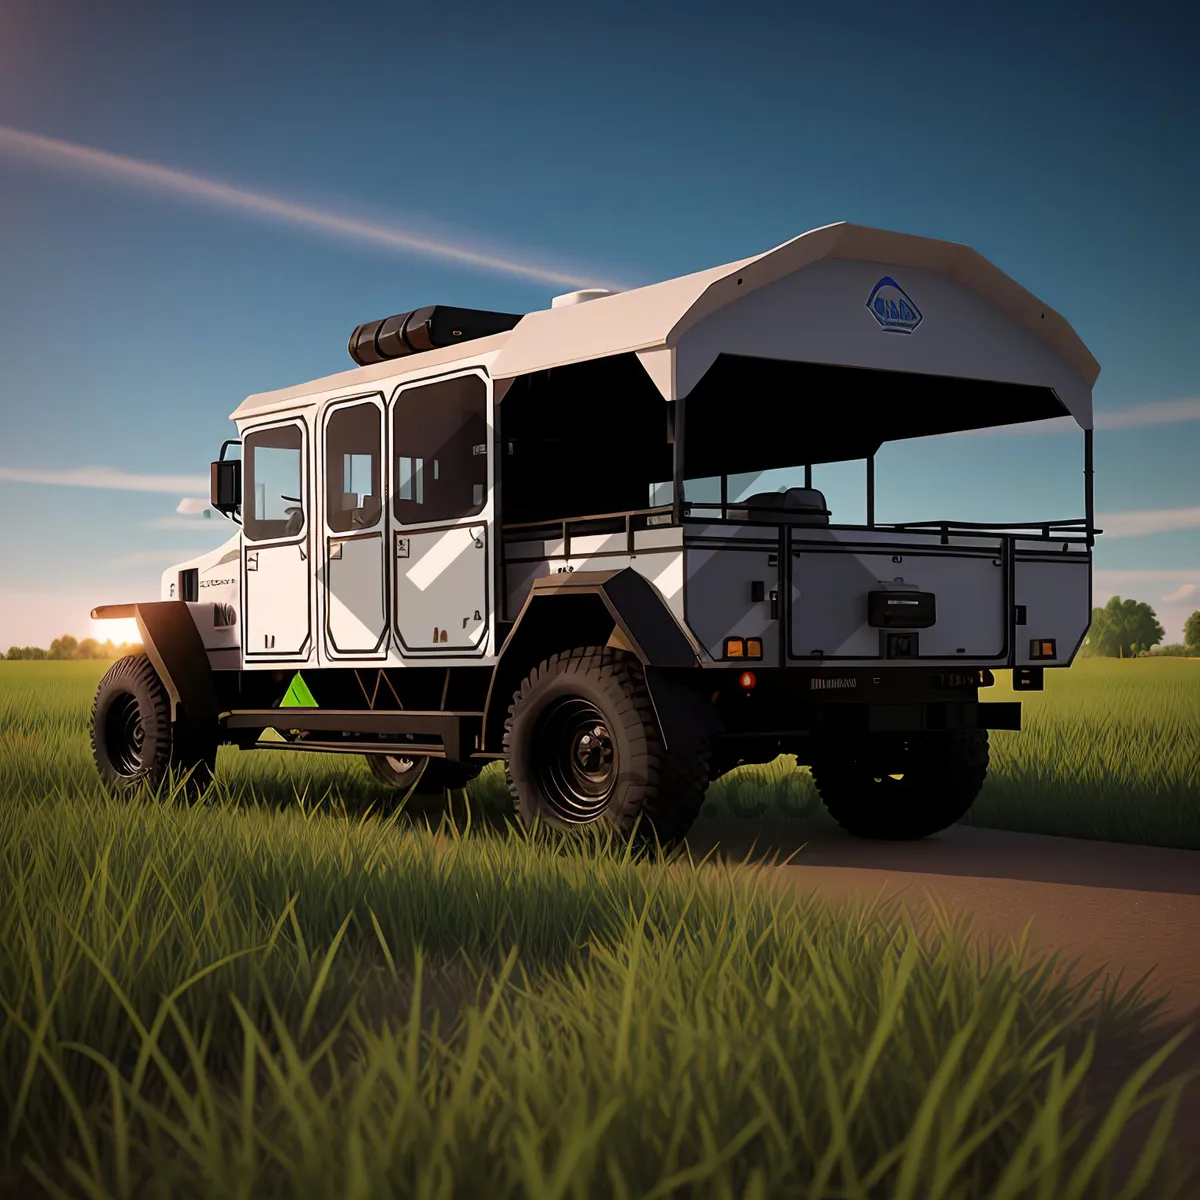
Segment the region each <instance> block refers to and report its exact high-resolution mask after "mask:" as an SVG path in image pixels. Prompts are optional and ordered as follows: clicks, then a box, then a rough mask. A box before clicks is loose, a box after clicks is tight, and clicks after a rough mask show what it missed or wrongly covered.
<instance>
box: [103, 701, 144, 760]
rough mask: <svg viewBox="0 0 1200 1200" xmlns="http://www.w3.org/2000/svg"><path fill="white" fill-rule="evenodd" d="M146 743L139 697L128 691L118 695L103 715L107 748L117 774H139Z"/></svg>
mask: <svg viewBox="0 0 1200 1200" xmlns="http://www.w3.org/2000/svg"><path fill="white" fill-rule="evenodd" d="M145 743H146V727H145V725H143V724H142V712H141V709H140V708H139V707H138V702H137V697H136V696H133V695H130V694H129V693H126V694H125V695H123V696H118V697H116V699H114V700H113V702H112V704H111V705H110V707H109V710H108V713H107V714H106V716H105V718H104V749H105V751H106V752H107V754H108V761H109V762H110V763H112V765H113V768H114V769H115V770H116V771H117V772H118V774H121V775H136V774H137V773H138V771H140V770H141V769H142V751H143V749H144V747H145Z"/></svg>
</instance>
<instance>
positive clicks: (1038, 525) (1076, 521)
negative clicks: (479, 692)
mask: <svg viewBox="0 0 1200 1200" xmlns="http://www.w3.org/2000/svg"><path fill="white" fill-rule="evenodd" d="M697 510H700V512H697ZM730 510H740V511H742V512H745V511H746V505H745V503H744V502H742V503H740V504H739V503H736V502H734V503H731V502H728V501H726V502H725V503H721V502H720V501H702V500H692V501H688V503H687V504H685V505H684V509H683V515H684V519H685V520H686V519H691V520H696V519H703V520H708V521H730V523H731V524H739V525H741V524H745V521H744V520H737V521H734V520H733V519H732V518H730V516H729V512H730ZM672 511H673V510H672V508H671V506H670V505H669V504H667V505H659V506H657V507H655V508H639V509H632V510H630V511H628V512H615V513H595V514H589V515H587V516H580V517H555V518H552V519H550V520H546V521H522V522H518V523H515V524H506V525H504V526H502V531H503V532H504V533H505V534H510V533H518V532H520V533H528V534H536V533H538V532H542V533H544V534H545V535H546V536H550V537H554V536H557V537H561V538H562V541H563V552H564V554H565V555H566V556H567V557H570V547H571V538H572V536H574V537H585V536H587V535H588V534H597V533H623V534H624V535H625V538H626V542H627V545H628V549H629V552H630V553H631V554H632V553H633V548H634V547H633V535H634V531H635V530H637V529H647V528H653V527H654V526H656V525H661V524H669V523H670V521H671V515H672ZM758 512H759V510H756V516H755V523H764V522H770V523H773V524H789V523H794V524H796V525H804V524H806V522H804V521H802V520H797V519H796V518H799V517H802V515H803V510H788V509H763V510H761V517H760V516H758V515H757V514H758ZM701 513H705V514H708V513H712V514H713V515H704V516H703V517H701V515H700V514H701ZM654 518H659V519H658V520H655V519H654ZM663 518H665V520H663ZM605 526H607V528H605ZM818 528H821V529H837V530H854V529H858V530H866V529H872V530H874V529H890V530H901V531H912V532H914V533H915V532H925V531H927V532H930V533H939V534H940V535H941V543H942V545H946V544H947V542H948V540H949V538H950V535H951V534H959V535H970V534H973V533H998V534H1006V535H1008V536H1010V537H1027V538H1029V539H1031V540H1033V539H1040V540H1042V541H1065V542H1088V543H1089V544H1090V540H1091V538H1092V537H1094V536H1095V535H1096V534H1100V533H1103V532H1104V530H1103V529H1092V530H1090V531H1089V530H1088V522H1087V518H1086V517H1072V518H1070V519H1068V520H1062V521H1058V520H1055V521H898V522H887V523H885V522H878V521H877V522H875V523H874V524H871V525H841V524H835V523H832V522H831V523H830V524H828V525H822V526H819V527H818ZM1072 534H1081V535H1082V536H1075V537H1072V536H1071V535H1072ZM1064 535H1065V536H1064Z"/></svg>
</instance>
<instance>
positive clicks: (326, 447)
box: [320, 395, 388, 659]
mask: <svg viewBox="0 0 1200 1200" xmlns="http://www.w3.org/2000/svg"><path fill="white" fill-rule="evenodd" d="M321 478H322V480H323V486H322V494H323V498H324V503H323V506H322V507H323V516H324V521H323V524H324V528H323V529H322V548H321V571H320V579H321V585H320V589H321V599H322V608H323V610H324V629H323V634H324V638H323V641H324V645H323V651H324V654H325V656H326V657H328V658H329V659H345V658H354V659H362V658H368V659H376V658H384V657H386V655H387V642H388V628H387V571H386V562H387V559H386V549H387V546H386V539H385V537H384V533H385V530H384V516H385V511H384V489H383V397H382V396H379V395H374V396H359V397H354V398H352V399H348V400H339V401H336V402H335V403H334V404H332V405H331V406H330V407H329V408H328V409H327V410H326V412H325V416H324V419H323V421H322V424H321Z"/></svg>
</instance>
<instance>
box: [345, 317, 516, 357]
mask: <svg viewBox="0 0 1200 1200" xmlns="http://www.w3.org/2000/svg"><path fill="white" fill-rule="evenodd" d="M520 319H521V314H520V313H501V312H487V311H485V310H482V309H475V308H449V307H447V306H446V305H444V304H434V305H430V306H428V307H426V308H415V309H413V310H412V311H411V312H406V313H400V314H398V315H397V316H394V317H387V318H385V319H384V320H382V321H368V322H367V323H366V324H365V325H359V326H357V327H356V328H355V330H354V332H353V333H352V334H351V335H350V343H349V346H348V347H347V349H349V351H350V357H351V358H352V359H354V361H355V362H356V363H358V365H359V366H360V367H367V366H370V365H371V364H372V363H379V362H386V361H388V360H389V359H393V358H405V357H407V356H408V355H410V354H420V353H421V352H422V351H425V350H437V349H440V348H441V347H443V346H453V345H455V344H457V343H458V342H469V341H473V340H474V339H476V338H483V337H490V336H491V335H492V334H494V333H505V332H507V331H508V330H509V329H512V328H513V326H514V325H516V323H517V322H518V321H519V320H520Z"/></svg>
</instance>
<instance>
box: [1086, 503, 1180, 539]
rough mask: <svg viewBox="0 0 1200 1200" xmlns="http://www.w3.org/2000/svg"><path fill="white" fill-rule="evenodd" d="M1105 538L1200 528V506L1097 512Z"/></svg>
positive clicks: (1097, 525)
mask: <svg viewBox="0 0 1200 1200" xmlns="http://www.w3.org/2000/svg"><path fill="white" fill-rule="evenodd" d="M1096 527H1097V528H1098V529H1103V530H1104V535H1103V536H1104V538H1105V539H1108V538H1126V537H1139V536H1141V535H1143V534H1148V533H1166V532H1168V531H1171V530H1175V529H1198V528H1200V508H1152V509H1147V510H1145V511H1144V512H1119V513H1097V514H1096Z"/></svg>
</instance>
